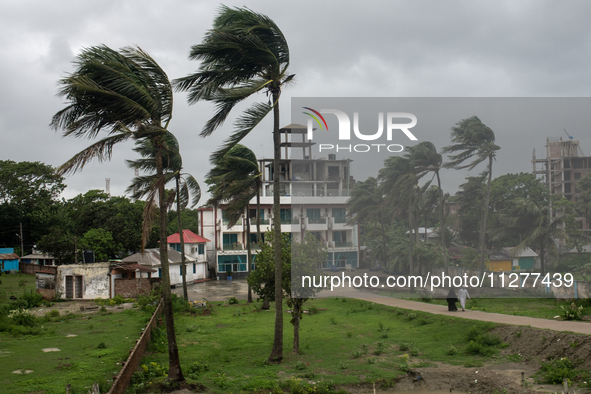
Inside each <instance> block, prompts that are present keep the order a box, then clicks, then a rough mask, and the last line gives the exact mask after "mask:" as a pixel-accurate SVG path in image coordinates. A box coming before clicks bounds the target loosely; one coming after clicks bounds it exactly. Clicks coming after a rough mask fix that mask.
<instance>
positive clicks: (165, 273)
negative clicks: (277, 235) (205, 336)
mask: <svg viewBox="0 0 591 394" xmlns="http://www.w3.org/2000/svg"><path fill="white" fill-rule="evenodd" d="M74 63H75V65H76V69H75V71H74V72H73V73H72V74H70V75H69V76H67V77H65V78H63V79H61V80H60V81H59V85H60V90H59V92H58V94H59V95H60V96H63V97H65V98H66V100H67V106H66V107H65V108H64V109H62V110H61V111H59V112H58V113H56V114H55V115H54V116H53V119H52V122H51V127H52V128H54V129H56V130H59V129H63V130H64V134H63V135H64V136H73V137H78V138H80V137H85V138H89V139H94V138H96V137H97V136H98V135H99V133H100V132H101V131H105V132H106V133H107V136H106V137H104V138H102V139H100V140H99V141H97V142H95V143H94V144H92V145H90V146H89V147H88V148H86V149H84V150H83V151H81V152H80V153H78V154H76V155H75V156H74V157H72V158H71V159H70V160H68V161H67V162H66V163H65V164H63V165H62V166H61V167H60V168H59V173H60V174H67V173H74V172H76V171H79V170H82V169H83V167H84V166H85V165H86V163H88V162H89V161H91V160H93V159H98V160H99V161H103V160H109V159H110V158H111V154H112V152H113V147H114V146H115V145H116V144H117V143H119V142H123V141H126V140H129V139H134V140H140V141H150V143H151V144H152V145H153V146H154V147H155V149H156V156H155V158H156V166H157V176H158V182H157V187H156V188H155V189H154V193H152V194H151V196H150V199H149V201H148V203H147V204H146V206H147V207H150V206H153V205H154V202H155V195H156V194H158V205H159V207H160V217H159V224H160V256H161V260H162V293H163V298H164V315H165V320H166V332H167V338H168V356H169V369H168V378H169V379H170V380H172V381H184V377H183V373H182V371H181V366H180V361H179V355H178V347H177V342H176V335H175V332H174V319H173V312H172V298H171V292H170V277H169V267H168V253H167V243H166V204H165V201H164V184H165V177H164V173H163V168H164V167H163V163H162V152H163V151H165V150H166V139H165V135H166V132H167V131H166V128H167V126H168V123H169V122H170V119H171V118H172V96H173V95H172V87H171V85H170V82H169V80H168V76H167V75H166V73H165V72H164V71H163V70H162V69H161V68H160V66H159V65H158V64H157V63H156V62H155V61H154V59H152V58H151V57H150V55H148V54H147V53H146V52H144V51H143V50H141V49H140V48H138V47H133V48H132V47H126V48H123V49H121V50H120V51H119V52H117V51H115V50H112V49H110V48H108V47H106V46H104V45H103V46H97V47H90V48H86V49H84V50H83V51H82V53H80V54H79V55H78V56H77V57H76V60H75V61H74ZM156 192H157V193H156ZM147 212H148V211H146V212H145V216H144V222H146V221H147V220H146V219H147V215H146V213H147ZM145 230H146V226H144V231H145ZM145 238H146V234H145V233H144V239H145Z"/></svg>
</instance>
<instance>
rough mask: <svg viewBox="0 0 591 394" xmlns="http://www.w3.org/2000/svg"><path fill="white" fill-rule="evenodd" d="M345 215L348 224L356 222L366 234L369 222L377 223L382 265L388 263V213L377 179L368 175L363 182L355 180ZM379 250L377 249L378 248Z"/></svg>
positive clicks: (384, 265)
mask: <svg viewBox="0 0 591 394" xmlns="http://www.w3.org/2000/svg"><path fill="white" fill-rule="evenodd" d="M347 206H348V209H347V216H348V217H349V218H350V219H349V221H348V222H349V224H353V223H355V224H358V225H359V226H360V227H362V228H363V231H364V233H366V234H367V232H368V231H369V229H368V228H367V226H368V225H369V224H370V223H375V224H376V225H377V224H378V223H379V225H380V233H381V236H382V237H381V238H382V240H381V246H380V249H381V253H380V254H379V255H380V257H381V259H380V260H381V262H382V267H386V265H387V264H388V248H387V242H386V234H387V232H388V224H389V222H388V221H387V218H388V215H387V214H386V213H385V204H384V193H383V190H382V188H381V187H380V186H379V185H378V180H377V179H376V178H374V177H369V178H367V179H366V180H365V181H363V182H357V184H356V185H355V188H354V189H353V190H352V191H351V197H350V198H349V200H348V201H347ZM378 250H379V249H378Z"/></svg>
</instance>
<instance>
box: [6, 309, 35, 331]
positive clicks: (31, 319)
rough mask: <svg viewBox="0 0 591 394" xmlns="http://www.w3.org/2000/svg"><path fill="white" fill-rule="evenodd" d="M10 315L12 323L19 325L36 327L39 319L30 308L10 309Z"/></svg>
mask: <svg viewBox="0 0 591 394" xmlns="http://www.w3.org/2000/svg"><path fill="white" fill-rule="evenodd" d="M8 317H9V318H10V319H12V323H13V324H14V325H17V326H24V327H35V326H36V325H37V324H38V323H39V320H38V319H37V318H36V317H35V316H33V315H32V314H31V312H29V311H28V310H24V309H17V310H14V311H10V313H9V314H8Z"/></svg>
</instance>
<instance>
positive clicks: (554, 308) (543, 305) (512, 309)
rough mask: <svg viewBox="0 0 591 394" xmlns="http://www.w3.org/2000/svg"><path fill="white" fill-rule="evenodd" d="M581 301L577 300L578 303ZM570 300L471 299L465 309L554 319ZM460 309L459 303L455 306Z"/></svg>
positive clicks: (587, 309) (589, 311) (588, 311)
mask: <svg viewBox="0 0 591 394" xmlns="http://www.w3.org/2000/svg"><path fill="white" fill-rule="evenodd" d="M416 301H424V302H429V303H432V304H438V305H447V302H446V301H445V300H438V299H432V300H428V301H426V300H424V299H417V300H416ZM580 301H581V300H579V302H580ZM571 302H572V300H555V299H553V298H473V299H471V300H467V302H466V309H471V310H477V311H482V312H489V313H502V314H505V315H515V316H527V317H537V318H541V319H554V318H555V316H558V315H560V314H561V312H562V310H561V309H560V307H561V306H565V307H568V306H569V305H570V303H571ZM583 303H584V304H585V305H588V306H586V307H585V308H583V314H584V315H591V304H589V303H588V302H586V301H583ZM456 305H457V306H458V308H460V303H459V302H458V303H457V304H456Z"/></svg>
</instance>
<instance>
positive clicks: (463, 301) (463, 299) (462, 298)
mask: <svg viewBox="0 0 591 394" xmlns="http://www.w3.org/2000/svg"><path fill="white" fill-rule="evenodd" d="M458 296H459V298H460V305H461V306H462V312H466V298H468V299H470V294H468V290H466V286H462V288H461V289H460V292H459V294H458Z"/></svg>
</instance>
